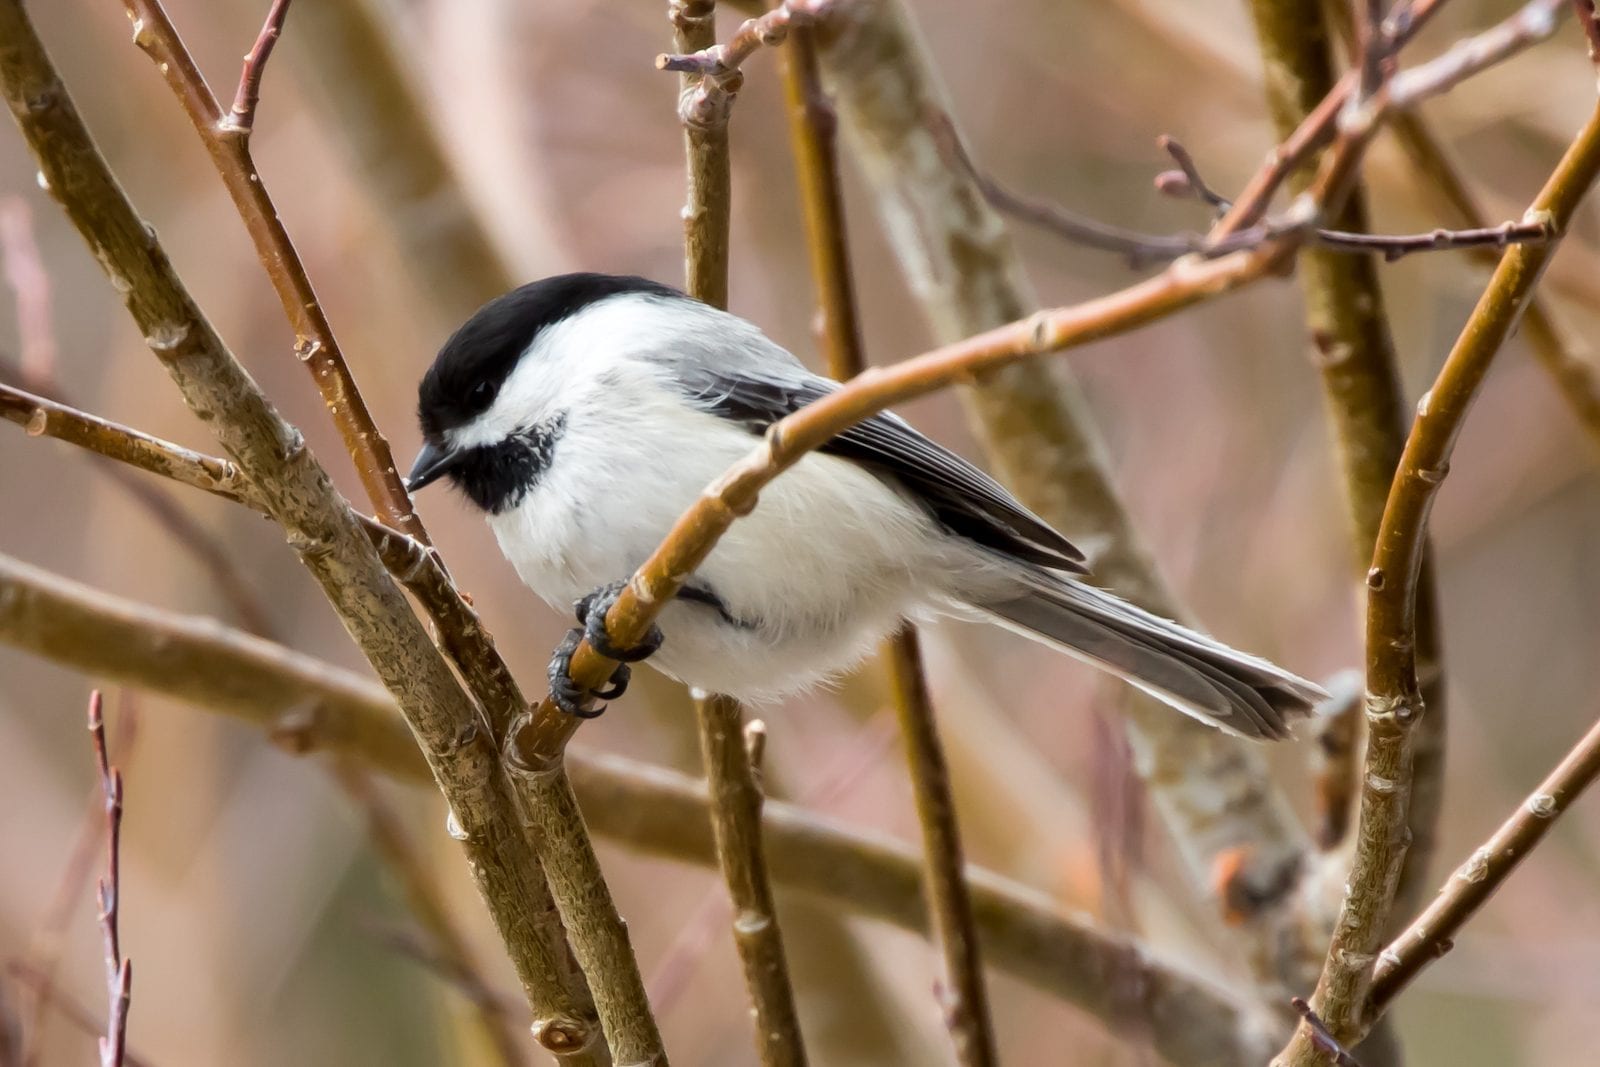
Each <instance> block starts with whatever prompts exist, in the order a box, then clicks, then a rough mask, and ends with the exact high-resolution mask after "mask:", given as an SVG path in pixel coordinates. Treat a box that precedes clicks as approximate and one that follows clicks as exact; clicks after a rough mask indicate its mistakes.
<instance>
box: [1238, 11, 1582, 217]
mask: <svg viewBox="0 0 1600 1067" xmlns="http://www.w3.org/2000/svg"><path fill="white" fill-rule="evenodd" d="M1442 2H1443V0H1431V2H1430V0H1420V2H1418V3H1416V4H1413V5H1412V6H1411V9H1410V16H1409V19H1408V20H1407V21H1406V22H1405V23H1404V25H1403V26H1400V25H1397V26H1396V27H1395V29H1394V30H1393V32H1392V48H1393V49H1394V50H1396V51H1398V49H1400V48H1401V47H1402V46H1404V45H1405V44H1406V43H1407V42H1408V41H1410V39H1411V38H1412V37H1414V36H1415V35H1416V33H1417V31H1418V30H1420V29H1421V28H1422V25H1423V24H1424V23H1425V22H1426V21H1427V19H1428V18H1429V17H1431V16H1432V15H1433V14H1434V13H1435V12H1436V11H1437V9H1438V8H1439V6H1440V5H1441V4H1442ZM1563 10H1564V8H1563V6H1562V3H1561V0H1533V2H1531V3H1528V4H1526V5H1525V6H1524V7H1522V8H1521V9H1519V10H1518V11H1517V13H1516V14H1514V15H1512V16H1511V17H1510V18H1508V19H1506V20H1505V21H1503V22H1501V23H1499V24H1497V25H1496V26H1494V27H1493V28H1491V29H1490V30H1488V31H1486V32H1484V33H1481V34H1479V35H1477V36H1475V37H1470V38H1468V39H1466V40H1465V41H1462V42H1460V43H1458V44H1457V45H1455V46H1453V47H1452V48H1450V49H1449V50H1447V51H1446V52H1444V53H1443V54H1442V55H1440V56H1438V57H1437V58H1435V59H1433V60H1430V61H1429V62H1427V63H1425V64H1423V65H1421V66H1419V67H1417V68H1415V69H1414V70H1411V71H1406V72H1402V73H1399V74H1396V75H1394V76H1393V77H1391V78H1390V80H1389V83H1388V85H1387V87H1386V89H1385V91H1384V92H1381V93H1378V94H1376V95H1374V96H1373V97H1372V98H1370V99H1368V100H1366V101H1365V102H1364V105H1363V107H1361V108H1359V109H1356V110H1355V111H1348V110H1347V109H1346V104H1347V103H1348V102H1349V100H1350V97H1351V95H1352V94H1353V93H1354V92H1355V90H1356V88H1357V85H1358V82H1359V80H1360V75H1359V72H1358V71H1355V70H1350V71H1347V72H1346V73H1345V76H1344V77H1343V78H1341V79H1339V81H1338V82H1337V83H1335V84H1334V87H1333V89H1332V91H1330V92H1329V93H1328V94H1327V95H1326V96H1324V97H1323V98H1322V99H1321V100H1320V101H1319V102H1318V103H1317V105H1316V107H1314V108H1312V109H1311V111H1310V113H1309V114H1307V115H1306V118H1305V121H1303V122H1302V123H1300V125H1299V126H1298V127H1297V128H1296V130H1295V132H1294V134H1293V135H1292V136H1290V137H1289V138H1287V139H1286V140H1284V141H1283V142H1282V143H1281V144H1279V145H1278V146H1277V147H1276V148H1274V149H1273V150H1272V152H1271V153H1270V154H1269V155H1268V157H1267V163H1266V166H1264V167H1262V168H1261V169H1260V170H1259V171H1257V172H1256V175H1255V176H1254V177H1253V178H1251V180H1250V181H1249V183H1248V184H1247V185H1246V186H1245V189H1244V192H1242V193H1241V194H1240V195H1239V198H1238V200H1236V201H1235V202H1234V205H1233V208H1232V209H1231V210H1230V211H1229V212H1228V213H1227V214H1226V215H1225V216H1224V217H1223V218H1222V219H1221V220H1220V221H1219V222H1218V223H1217V225H1216V226H1214V227H1212V229H1211V233H1210V237H1211V239H1212V240H1220V239H1222V238H1224V237H1226V236H1227V235H1229V234H1231V233H1235V232H1237V231H1239V230H1242V229H1245V228H1247V227H1249V226H1252V225H1254V224H1255V223H1256V221H1257V220H1258V219H1260V218H1261V217H1262V216H1263V215H1264V214H1265V213H1266V210H1267V205H1268V204H1269V203H1270V202H1271V201H1272V197H1273V194H1274V193H1276V192H1277V191H1278V189H1279V188H1280V187H1281V186H1282V185H1283V183H1284V182H1285V181H1287V180H1288V178H1289V176H1290V174H1292V173H1294V172H1295V171H1296V170H1298V169H1299V167H1300V166H1301V164H1303V163H1304V162H1305V160H1306V159H1307V158H1308V157H1309V156H1310V154H1311V153H1313V152H1315V151H1316V150H1317V149H1319V148H1321V147H1323V146H1324V145H1326V144H1327V143H1328V142H1329V141H1330V140H1332V139H1334V138H1335V137H1336V136H1338V137H1341V138H1343V139H1346V140H1348V139H1350V138H1351V137H1356V138H1361V137H1364V136H1367V135H1368V134H1370V131H1371V129H1372V128H1373V127H1374V126H1375V125H1376V124H1377V122H1378V121H1379V119H1380V118H1382V117H1383V116H1384V115H1385V114H1386V113H1387V112H1389V111H1390V110H1397V109H1399V110H1403V109H1404V108H1408V107H1412V106H1415V105H1416V104H1417V103H1418V102H1419V101H1420V100H1422V99H1423V98H1425V97H1428V96H1434V95H1437V94H1439V93H1442V92H1445V91H1446V90H1448V89H1450V88H1452V87H1453V86H1454V85H1456V84H1458V83H1459V82H1460V81H1462V80H1464V79H1465V78H1468V77H1470V76H1471V75H1473V74H1475V73H1478V72H1480V71H1482V70H1484V69H1486V68H1488V67H1490V66H1493V65H1494V64H1496V63H1499V62H1502V61H1504V60H1505V59H1507V58H1509V57H1510V56H1512V55H1514V54H1515V53H1517V52H1518V51H1521V50H1522V49H1524V48H1526V47H1528V46H1529V45H1531V44H1534V43H1536V42H1537V41H1540V40H1543V39H1544V38H1546V37H1549V36H1550V35H1551V34H1553V33H1554V32H1555V29H1556V24H1557V21H1558V20H1559V18H1560V15H1561V13H1562V11H1563Z"/></svg>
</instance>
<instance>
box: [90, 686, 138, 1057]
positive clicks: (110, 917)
mask: <svg viewBox="0 0 1600 1067" xmlns="http://www.w3.org/2000/svg"><path fill="white" fill-rule="evenodd" d="M100 704H101V701H100V690H98V689H96V690H95V691H94V692H93V693H90V694H89V736H90V737H91V738H92V739H93V741H94V755H95V763H96V764H97V766H98V770H99V773H100V791H101V792H102V793H103V794H104V795H105V815H106V873H105V876H104V877H103V878H101V879H100V883H99V890H98V892H99V900H100V930H101V933H102V934H103V936H104V940H105V957H106V994H107V999H108V1002H109V1003H108V1007H107V1019H106V1033H105V1036H104V1037H102V1038H100V1041H99V1045H100V1067H123V1062H124V1059H125V1057H126V1054H127V1044H128V1005H129V1002H130V999H131V997H132V994H133V961H132V960H129V959H125V958H124V957H123V955H122V934H121V930H120V928H119V919H120V910H119V909H120V905H121V896H122V772H121V771H120V770H118V769H117V768H116V767H114V766H112V764H111V756H110V753H109V752H108V751H107V749H106V727H105V721H104V720H103V719H102V718H101V717H100Z"/></svg>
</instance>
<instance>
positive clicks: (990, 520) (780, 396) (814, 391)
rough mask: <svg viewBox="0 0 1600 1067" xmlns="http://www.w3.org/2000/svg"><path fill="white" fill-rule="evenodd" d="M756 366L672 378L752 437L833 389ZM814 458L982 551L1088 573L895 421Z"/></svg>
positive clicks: (869, 425)
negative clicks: (848, 465) (898, 497)
mask: <svg viewBox="0 0 1600 1067" xmlns="http://www.w3.org/2000/svg"><path fill="white" fill-rule="evenodd" d="M785 355H787V353H785ZM763 364H764V365H763V366H761V367H760V372H759V373H749V374H743V375H741V374H739V373H736V372H729V371H726V370H723V369H721V368H714V367H711V366H708V365H706V364H705V363H701V362H698V361H696V362H688V361H685V362H684V363H680V364H679V365H678V366H677V367H676V368H675V371H676V372H677V374H678V376H679V378H680V380H681V382H682V385H683V387H684V389H685V391H686V395H687V397H688V399H689V401H690V403H692V404H695V405H696V406H698V407H701V408H703V409H704V410H707V411H710V412H713V413H715V414H717V415H720V416H721V417H723V418H725V419H729V420H731V421H733V422H737V423H739V424H741V425H743V426H745V427H746V428H748V429H749V430H750V432H751V433H754V434H759V433H763V432H765V431H766V428H767V427H768V426H770V425H772V424H773V423H774V422H776V421H778V420H779V419H781V418H783V417H784V416H785V415H788V414H790V413H792V412H794V411H796V410H798V409H799V408H801V407H804V406H805V405H806V404H809V403H811V402H812V401H814V400H818V399H820V398H821V397H823V396H826V395H827V394H828V393H830V392H832V391H834V390H835V389H837V388H838V384H837V383H835V382H833V381H830V380H829V379H827V378H822V377H819V376H817V375H814V374H811V373H810V372H809V371H806V370H805V369H804V368H802V367H800V366H799V364H797V363H796V364H793V366H792V368H791V367H790V366H785V365H782V364H776V361H763ZM820 451H822V452H827V453H831V454H833V455H836V456H843V457H845V458H847V459H852V460H855V461H856V462H858V463H860V464H861V465H862V466H864V467H866V468H867V469H869V470H871V471H872V472H873V473H875V474H877V475H878V476H880V477H882V478H885V479H887V480H889V481H891V482H893V483H894V484H896V485H898V486H899V487H900V488H901V489H902V490H904V491H905V492H906V493H907V494H908V495H910V496H911V497H912V498H914V499H916V500H918V501H920V502H921V503H922V504H923V506H925V507H926V508H927V509H928V511H929V512H930V513H931V514H932V515H933V516H934V518H935V519H937V520H938V521H939V522H940V523H941V524H942V525H943V526H945V528H947V529H949V530H950V531H951V532H953V533H956V534H959V535H961V536H963V537H966V538H969V539H971V540H972V541H975V542H977V543H978V544H980V545H983V546H984V547H986V548H990V549H993V550H995V551H998V552H1002V553H1004V554H1006V555H1009V556H1013V557H1015V558H1017V559H1019V560H1025V561H1027V562H1029V563H1033V564H1037V565H1039V566H1043V567H1048V568H1050V569H1052V570H1059V571H1071V572H1073V573H1077V574H1085V573H1087V572H1088V571H1087V568H1086V567H1084V565H1083V558H1084V557H1083V553H1082V552H1080V551H1078V549H1077V548H1075V547H1074V546H1073V545H1072V543H1071V542H1070V541H1068V540H1067V539H1066V538H1065V537H1063V536H1061V534H1059V533H1057V532H1056V531H1055V530H1054V529H1052V528H1051V527H1050V525H1049V524H1048V523H1046V522H1045V521H1044V520H1043V519H1041V518H1039V517H1038V516H1037V515H1035V514H1034V513H1033V512H1031V511H1029V510H1028V509H1027V508H1025V507H1023V506H1022V504H1020V503H1019V502H1018V501H1017V500H1016V498H1014V497H1013V496H1012V495H1011V494H1010V493H1008V492H1006V491H1005V489H1004V488H1002V487H1001V486H1000V484H999V483H998V482H996V481H995V480H994V479H993V478H990V477H989V476H988V475H987V474H984V473H983V472H982V471H980V470H978V469H977V468H976V467H974V466H973V465H972V464H970V463H968V462H967V461H966V460H964V459H962V458H961V457H960V456H958V455H956V454H955V453H953V452H951V451H950V450H948V449H946V448H944V447H942V446H940V445H938V444H935V443H934V442H933V441H931V440H929V439H928V438H927V437H925V436H923V435H922V434H921V433H919V432H918V431H917V430H916V429H914V428H913V427H912V426H911V424H910V423H908V422H906V421H905V420H904V419H902V418H900V417H899V416H897V415H894V414H891V413H889V412H883V413H881V414H878V415H874V416H872V417H871V418H869V419H866V420H864V421H863V422H860V423H857V424H856V425H855V426H852V427H851V428H850V429H848V430H846V431H845V432H844V433H842V434H840V435H838V436H837V437H835V438H833V440H831V441H829V442H828V443H827V444H825V445H823V446H822V448H821V450H820Z"/></svg>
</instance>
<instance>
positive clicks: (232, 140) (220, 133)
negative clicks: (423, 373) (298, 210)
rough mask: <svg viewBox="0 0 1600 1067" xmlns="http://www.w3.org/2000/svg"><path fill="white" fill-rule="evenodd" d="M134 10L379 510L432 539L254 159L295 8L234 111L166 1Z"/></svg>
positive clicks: (243, 86) (277, 17)
mask: <svg viewBox="0 0 1600 1067" xmlns="http://www.w3.org/2000/svg"><path fill="white" fill-rule="evenodd" d="M127 9H128V18H129V19H131V20H132V21H133V27H134V32H133V40H134V43H135V44H137V45H138V46H139V47H140V48H141V49H143V50H144V51H145V52H146V53H148V54H149V56H150V58H151V60H152V61H153V62H154V63H155V64H156V68H157V69H158V70H159V71H160V72H161V74H162V76H163V77H164V78H165V79H166V81H167V84H168V85H169V86H171V88H172V91H173V92H174V93H175V94H176V95H177V97H178V101H179V103H181V104H182V105H183V109H184V112H185V113H186V114H187V115H188V116H189V121H190V122H191V123H192V124H193V125H194V128H195V132H196V133H198V134H199V135H200V140H201V142H202V143H203V144H204V145H205V147H206V151H207V152H208V153H210V155H211V162H212V164H213V165H214V166H215V167H216V170H217V174H218V175H219V176H220V177H221V178H222V183H223V185H224V186H225V187H226V188H227V190H228V195H229V196H230V197H232V198H233V203H234V207H235V208H237V209H238V212H239V217H240V218H241V219H242V220H243V221H244V224H245V229H246V230H247V231H249V234H250V239H251V241H253V242H254V244H255V247H256V254H257V256H259V257H260V259H261V265H262V267H263V268H265V270H266V272H267V276H268V277H269V278H270V279H271V281H272V286H273V288H274V289H275V290H276V291H277V294H278V299H279V301H280V302H281V303H282V305H283V311H284V314H285V315H286V316H287V317H288V319H289V324H290V326H291V327H292V328H293V329H294V333H295V354H296V355H297V356H298V357H299V358H300V361H301V362H302V363H304V364H305V366H306V369H307V370H308V371H310V372H311V376H312V380H313V381H315V382H316V384H317V388H318V389H319V390H320V391H321V393H322V399H323V402H324V403H325V404H326V405H327V407H328V412H329V414H330V415H331V416H332V417H333V420H334V423H335V424H336V425H337V426H338V427H339V432H340V434H341V435H342V437H343V440H344V445H345V449H346V451H348V452H349V453H350V456H351V458H352V459H353V460H354V461H355V464H356V473H357V474H358V475H360V477H361V485H362V487H363V488H364V489H365V490H366V492H367V497H368V498H369V499H370V500H371V501H372V506H373V507H374V508H376V509H377V511H378V513H379V514H380V515H382V516H383V518H384V521H386V522H387V523H388V524H389V525H390V526H393V527H395V528H396V529H398V530H402V531H404V532H405V533H407V534H408V535H410V536H412V537H414V538H416V539H417V540H419V541H422V542H423V543H427V539H428V535H427V531H426V530H424V529H423V526H422V522H421V520H420V519H418V518H417V515H416V512H415V511H413V510H412V507H411V498H410V497H409V496H407V495H406V491H405V487H404V486H403V485H402V484H401V481H400V475H399V473H398V471H397V469H396V467H395V462H394V455H393V453H392V452H391V451H390V449H389V442H388V440H387V439H386V438H385V437H384V436H383V434H382V433H381V432H379V430H378V427H377V425H376V424H374V422H373V421H372V413H371V412H370V411H368V410H367V403H366V401H365V400H364V399H363V398H362V396H361V391H360V389H358V388H357V387H356V383H355V378H354V376H353V375H352V374H351V373H350V366H349V364H348V363H346V362H345V357H344V353H343V351H342V350H341V349H340V347H339V342H338V340H337V339H336V338H335V337H334V334H333V327H332V325H331V324H330V323H329V322H328V317H327V314H326V313H325V312H324V311H323V308H322V303H321V301H320V300H318V298H317V293H316V290H315V289H314V288H313V287H312V285H311V278H310V276H309V275H307V273H306V268H305V264H304V263H303V262H301V260H300V254H299V253H298V252H297V251H295V247H294V241H293V240H292V239H291V238H290V237H289V231H288V229H287V228H286V227H285V226H284V224H283V220H282V219H281V218H279V216H278V209H277V206H276V205H275V204H274V203H273V202H272V197H271V194H269V193H268V192H267V187H266V183H265V182H263V181H262V180H261V175H260V173H259V172H258V171H257V169H256V164H255V160H254V159H253V158H252V156H251V152H250V133H251V130H252V128H253V124H254V121H255V109H256V97H257V95H258V94H259V88H260V82H261V76H262V74H263V73H264V71H265V66H266V61H267V57H268V56H269V55H270V54H271V51H272V47H271V46H272V42H273V41H275V40H276V38H277V34H278V31H279V29H280V28H281V26H282V21H283V18H284V16H285V15H286V14H287V13H288V3H287V2H286V0H273V4H272V8H271V10H270V11H269V13H268V16H267V22H266V25H265V26H264V27H263V29H262V32H261V36H260V37H259V38H258V39H257V42H256V45H255V47H254V48H253V49H252V50H251V52H250V56H249V57H247V58H246V60H245V67H244V73H243V76H242V77H241V78H240V84H239V91H238V94H237V96H236V98H235V101H234V105H233V108H234V109H233V110H232V111H227V112H225V111H223V110H222V107H221V105H220V104H218V102H217V99H216V97H215V96H214V95H213V94H212V92H211V87H210V86H209V85H207V84H206V80H205V77H204V76H203V75H202V74H201V73H200V68H199V67H198V66H196V65H195V61H194V57H193V56H191V55H190V54H189V51H188V49H186V48H185V47H184V44H183V40H182V38H180V37H179V36H178V31H177V28H176V27H175V26H174V25H173V24H172V20H171V18H169V17H168V15H167V12H166V9H165V8H163V7H162V5H161V0H127ZM241 109H242V110H241Z"/></svg>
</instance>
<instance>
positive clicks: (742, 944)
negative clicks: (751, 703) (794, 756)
mask: <svg viewBox="0 0 1600 1067" xmlns="http://www.w3.org/2000/svg"><path fill="white" fill-rule="evenodd" d="M695 710H696V713H697V714H698V716H699V719H700V756H701V759H702V761H703V762H704V763H705V768H706V784H707V788H708V790H709V798H710V803H711V829H712V834H713V837H714V838H715V840H716V846H717V847H716V851H717V864H718V866H719V867H721V868H722V875H723V878H724V880H725V881H726V882H727V885H728V897H729V899H730V900H731V901H732V902H733V940H734V944H735V945H736V946H737V947H738V949H739V959H740V961H741V962H742V963H743V964H744V978H745V985H746V987H747V988H748V989H749V990H750V1000H751V1003H752V1005H753V1006H754V1009H755V1010H754V1013H753V1014H754V1022H755V1027H756V1051H757V1053H758V1057H759V1060H760V1062H761V1063H762V1065H763V1067H803V1065H804V1064H805V1063H806V1052H805V1044H804V1042H803V1040H802V1039H801V1035H800V1016H799V1013H798V1012H797V1011H796V1009H795V1000H794V986H793V983H792V982H791V981H790V978H789V963H788V960H787V959H786V958H785V956H784V951H783V938H782V936H781V935H780V933H779V930H778V913H777V908H776V907H775V906H774V904H773V902H772V885H771V879H770V876H769V875H768V873H767V858H766V850H765V847H764V844H763V841H762V832H761V808H762V804H763V803H764V799H765V798H764V797H763V796H762V791H761V785H760V782H759V781H758V780H757V771H756V768H757V767H758V766H759V764H758V762H757V760H756V759H755V758H754V757H755V753H753V752H751V751H749V750H747V749H746V747H745V745H746V742H745V732H744V729H743V722H744V709H743V708H741V707H740V706H739V702H738V701H737V700H734V699H733V698H732V697H727V696H710V695H707V694H704V693H699V692H697V693H696V694H695ZM750 725H751V726H752V727H754V726H757V725H759V721H752V722H751V724H750ZM757 736H759V735H757Z"/></svg>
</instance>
